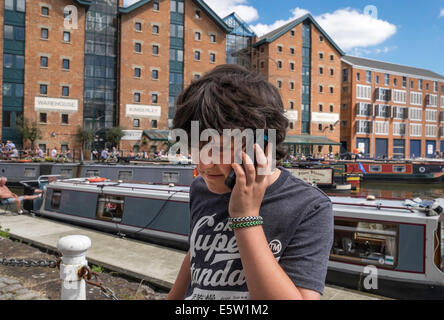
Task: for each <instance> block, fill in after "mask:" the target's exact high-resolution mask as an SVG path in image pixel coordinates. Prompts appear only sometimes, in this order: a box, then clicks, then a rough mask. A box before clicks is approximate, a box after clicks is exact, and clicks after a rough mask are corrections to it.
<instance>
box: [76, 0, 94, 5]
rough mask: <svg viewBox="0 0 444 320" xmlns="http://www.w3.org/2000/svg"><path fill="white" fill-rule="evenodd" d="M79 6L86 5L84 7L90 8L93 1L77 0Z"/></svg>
mask: <svg viewBox="0 0 444 320" xmlns="http://www.w3.org/2000/svg"><path fill="white" fill-rule="evenodd" d="M75 1H76V2H77V3H78V4H80V5H84V6H90V5H91V0H75Z"/></svg>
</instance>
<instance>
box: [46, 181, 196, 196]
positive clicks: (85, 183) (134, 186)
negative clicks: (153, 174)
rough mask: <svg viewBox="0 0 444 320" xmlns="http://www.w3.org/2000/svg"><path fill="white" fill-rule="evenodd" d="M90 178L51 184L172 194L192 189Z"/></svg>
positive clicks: (172, 185) (55, 185) (187, 191)
mask: <svg viewBox="0 0 444 320" xmlns="http://www.w3.org/2000/svg"><path fill="white" fill-rule="evenodd" d="M89 179H90V178H77V179H66V180H59V181H55V182H53V183H51V186H53V187H73V186H77V187H82V186H84V187H88V188H89V189H91V188H97V189H104V188H106V187H113V188H122V189H130V190H135V189H137V190H146V191H149V190H155V191H168V192H170V191H172V192H183V193H189V192H190V187H187V186H176V185H174V184H170V185H169V184H148V183H142V182H141V183H138V182H120V181H115V180H109V179H106V180H105V181H102V182H90V181H89Z"/></svg>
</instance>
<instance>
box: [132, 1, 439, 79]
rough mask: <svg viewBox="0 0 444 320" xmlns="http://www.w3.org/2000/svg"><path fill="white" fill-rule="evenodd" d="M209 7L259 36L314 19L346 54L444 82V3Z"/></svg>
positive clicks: (261, 3) (223, 4)
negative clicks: (305, 17)
mask: <svg viewBox="0 0 444 320" xmlns="http://www.w3.org/2000/svg"><path fill="white" fill-rule="evenodd" d="M124 1H125V2H124V4H125V5H129V4H131V3H134V2H137V1H138V0H124ZM204 1H205V2H206V3H207V4H208V5H209V6H210V7H211V8H212V9H213V10H214V11H215V12H216V13H217V14H218V15H219V16H220V17H222V18H223V17H225V16H227V15H228V14H230V13H231V12H233V11H235V12H236V13H237V14H238V15H239V16H240V17H241V18H242V19H243V20H244V21H245V22H247V23H248V24H249V25H250V27H251V28H252V29H253V30H254V31H255V32H256V34H257V35H258V36H261V35H263V34H265V33H267V32H270V31H272V30H274V29H276V28H278V27H280V26H282V25H284V24H285V23H288V22H290V21H292V20H294V19H296V18H298V17H300V16H302V15H304V14H306V13H310V14H311V15H312V16H313V17H314V18H315V19H316V21H317V22H318V23H319V24H320V25H321V27H322V28H323V29H324V30H325V31H326V32H327V34H328V35H329V36H330V37H331V38H332V39H333V41H335V42H336V44H337V45H338V46H339V47H340V48H341V49H342V50H343V51H345V52H346V54H350V55H354V56H359V57H364V58H370V59H375V60H381V61H386V62H392V63H398V64H403V65H408V66H412V67H417V68H424V69H428V70H431V71H434V72H436V73H439V74H441V75H443V76H444V0H422V1H419V0H274V1H269V0H204Z"/></svg>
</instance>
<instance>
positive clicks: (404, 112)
mask: <svg viewBox="0 0 444 320" xmlns="http://www.w3.org/2000/svg"><path fill="white" fill-rule="evenodd" d="M400 111H401V112H400ZM401 114H402V116H400V115H401ZM392 118H393V119H397V120H405V119H407V118H408V114H407V107H399V106H393V107H392Z"/></svg>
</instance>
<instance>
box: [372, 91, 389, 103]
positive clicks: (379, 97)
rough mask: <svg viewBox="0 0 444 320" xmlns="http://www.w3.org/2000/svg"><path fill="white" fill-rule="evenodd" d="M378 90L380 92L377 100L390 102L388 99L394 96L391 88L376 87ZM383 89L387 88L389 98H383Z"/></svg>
mask: <svg viewBox="0 0 444 320" xmlns="http://www.w3.org/2000/svg"><path fill="white" fill-rule="evenodd" d="M376 90H378V94H377V97H376V100H377V101H383V102H388V101H390V100H391V98H392V97H391V96H392V93H391V90H390V89H389V88H376ZM381 90H385V91H387V92H388V95H389V96H388V99H381V98H382V97H383V96H382V95H381Z"/></svg>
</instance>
